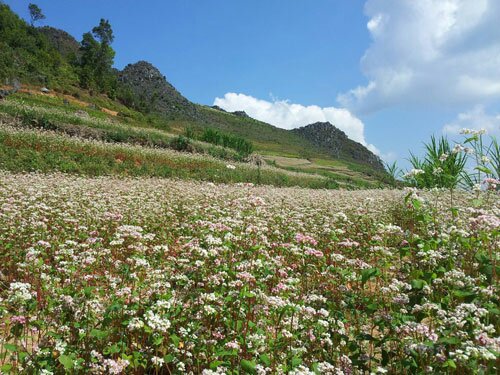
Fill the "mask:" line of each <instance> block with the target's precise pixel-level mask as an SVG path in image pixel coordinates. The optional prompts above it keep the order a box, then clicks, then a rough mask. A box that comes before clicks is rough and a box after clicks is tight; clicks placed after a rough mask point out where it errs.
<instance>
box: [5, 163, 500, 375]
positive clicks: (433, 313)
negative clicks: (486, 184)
mask: <svg viewBox="0 0 500 375" xmlns="http://www.w3.org/2000/svg"><path fill="white" fill-rule="evenodd" d="M499 215H500V200H499V196H498V193H497V192H496V191H480V192H475V193H459V192H453V194H450V192H449V191H446V190H433V191H426V192H422V191H417V190H373V191H326V190H307V189H299V188H271V187H264V186H258V187H257V186H252V185H242V184H236V185H214V184H210V183H202V182H186V181H176V180H165V179H147V178H143V179H119V178H112V177H101V178H83V177H76V176H70V175H63V174H48V175H41V174H10V173H7V172H0V249H1V252H0V265H1V266H0V272H1V274H0V370H1V372H2V373H5V374H8V373H33V374H51V373H54V374H59V373H96V374H120V373H124V374H125V373H130V374H143V373H152V374H154V373H162V374H185V373H186V374H205V375H208V374H243V373H252V374H361V373H391V374H403V373H426V374H429V373H456V374H468V373H483V374H494V373H496V372H497V371H498V363H499V362H498V356H499V350H500V349H499V346H500V338H499V319H498V317H499V313H500V310H499V293H498V272H499V267H498V258H499V256H498V254H499V253H498V248H499V244H500V238H499V227H500V218H499Z"/></svg>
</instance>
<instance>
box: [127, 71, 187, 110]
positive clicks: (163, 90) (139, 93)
mask: <svg viewBox="0 0 500 375" xmlns="http://www.w3.org/2000/svg"><path fill="white" fill-rule="evenodd" d="M118 82H119V84H120V86H121V90H122V91H124V90H125V91H127V92H128V93H129V94H131V95H129V96H130V98H129V100H130V101H131V103H127V104H130V105H132V106H133V107H135V108H136V109H139V110H143V111H146V112H154V113H158V114H162V115H166V116H167V117H168V116H183V115H184V116H186V117H196V106H195V105H194V104H193V103H191V102H190V101H189V100H187V99H186V98H185V97H184V96H182V95H181V93H180V92H179V91H177V90H176V89H175V87H174V86H172V85H171V84H170V83H169V82H167V80H166V78H165V76H164V75H162V74H161V72H160V71H159V70H158V69H157V68H156V67H154V66H153V65H152V64H151V63H149V62H147V61H139V62H137V63H135V64H129V65H127V66H126V67H125V68H124V69H123V70H122V71H121V72H119V73H118Z"/></svg>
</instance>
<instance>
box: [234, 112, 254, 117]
mask: <svg viewBox="0 0 500 375" xmlns="http://www.w3.org/2000/svg"><path fill="white" fill-rule="evenodd" d="M233 115H235V116H238V117H250V116H248V115H247V113H246V112H245V111H234V112H233Z"/></svg>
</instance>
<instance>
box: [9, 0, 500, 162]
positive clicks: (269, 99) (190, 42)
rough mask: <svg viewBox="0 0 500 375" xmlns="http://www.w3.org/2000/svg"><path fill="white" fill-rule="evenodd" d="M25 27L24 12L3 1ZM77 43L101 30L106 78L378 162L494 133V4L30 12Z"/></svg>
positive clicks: (498, 92)
mask: <svg viewBox="0 0 500 375" xmlns="http://www.w3.org/2000/svg"><path fill="white" fill-rule="evenodd" d="M5 3H7V4H8V5H10V6H11V7H12V9H13V10H14V11H16V12H17V13H18V14H20V15H21V16H23V17H25V18H27V16H28V14H27V5H28V3H29V1H24V0H7V1H5ZM36 3H37V4H38V5H39V6H40V7H41V8H42V10H43V12H44V13H45V15H46V16H47V19H46V20H45V21H44V22H43V23H42V24H46V25H51V26H54V27H58V28H62V29H64V30H66V31H68V32H69V33H70V34H72V35H73V36H75V37H76V38H77V39H78V40H80V38H81V35H82V34H83V33H84V32H86V31H89V30H90V29H92V27H93V26H95V25H96V24H97V23H98V22H99V19H100V18H101V17H102V18H107V19H109V20H110V23H111V25H112V27H113V30H114V33H115V42H114V44H113V47H114V49H115V50H116V59H115V65H116V67H117V68H122V67H124V66H125V65H126V64H127V63H131V62H136V61H138V60H147V61H150V62H151V63H153V64H154V65H155V66H157V67H158V68H159V69H160V70H161V71H162V73H163V74H164V75H166V77H167V79H168V80H169V81H170V82H171V83H172V84H173V85H174V86H176V87H177V89H178V90H179V91H181V93H183V94H184V95H185V96H186V97H187V98H189V99H190V100H192V101H194V102H197V103H201V104H208V105H212V104H213V103H214V102H215V103H216V104H218V105H220V106H222V107H224V108H226V109H228V110H237V109H241V110H245V111H247V112H248V113H249V114H250V115H252V116H253V117H255V118H259V119H261V120H264V121H267V122H270V123H273V124H274V125H277V126H281V127H284V128H292V127H296V126H302V125H306V124H308V123H311V122H314V121H318V120H329V121H331V122H332V123H334V124H335V125H336V126H338V127H339V128H341V129H342V130H344V131H345V132H346V133H347V134H348V135H349V136H350V137H351V138H353V139H355V140H357V141H360V142H362V143H364V144H366V145H368V146H369V147H370V148H371V149H372V150H376V151H377V152H379V154H380V155H381V156H382V157H383V158H385V159H386V160H393V159H397V160H400V161H401V162H402V164H403V165H404V164H405V163H404V161H403V159H404V158H406V157H407V156H408V150H410V149H411V150H413V151H416V152H418V150H419V149H420V148H421V143H422V141H425V140H428V138H429V137H430V135H431V134H437V135H440V134H442V133H443V132H445V133H448V134H449V136H450V137H451V138H452V139H459V138H460V136H458V135H457V130H458V129H459V128H461V127H471V128H478V127H486V128H487V129H488V130H489V131H490V132H492V133H494V134H498V133H499V129H500V115H499V112H500V105H499V100H500V68H499V67H500V30H499V28H498V27H496V26H495V22H496V21H495V20H498V18H499V17H500V6H499V4H498V1H496V0H475V1H474V2H471V1H465V0H422V1H418V2H416V1H413V0H349V1H345V0H315V1H306V0H287V1H284V0H253V1H247V0H212V1H204V0H169V1H159V0H155V1H141V2H137V1H134V0H120V1H118V0H106V1H102V0H101V1H95V0H85V1H83V0H80V1H77V0H73V1H67V0H39V1H36Z"/></svg>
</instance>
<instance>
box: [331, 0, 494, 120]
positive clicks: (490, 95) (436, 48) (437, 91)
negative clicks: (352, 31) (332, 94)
mask: <svg viewBox="0 0 500 375" xmlns="http://www.w3.org/2000/svg"><path fill="white" fill-rule="evenodd" d="M365 13H366V15H367V16H368V17H369V18H370V19H369V21H368V23H367V28H368V31H369V32H370V34H371V36H372V39H373V42H372V44H371V46H370V47H369V48H368V50H367V51H366V52H365V55H364V56H363V58H362V59H361V67H362V71H363V73H364V75H365V76H366V77H367V79H368V82H367V84H366V85H362V86H359V87H356V88H354V89H352V90H350V91H349V92H347V93H343V94H340V95H339V96H338V98H337V99H338V100H339V102H340V103H341V104H342V105H343V106H345V107H347V108H349V109H351V110H354V111H355V112H370V111H375V110H379V109H381V108H384V107H388V106H392V105H415V104H416V105H422V104H424V105H456V104H461V105H464V104H465V105H474V104H476V103H483V102H485V101H488V100H494V99H497V98H500V69H499V66H500V28H499V27H498V20H499V19H500V1H498V0H418V1H417V0H368V1H367V3H366V5H365Z"/></svg>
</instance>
